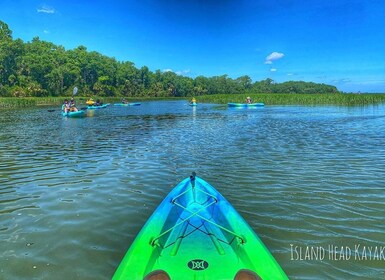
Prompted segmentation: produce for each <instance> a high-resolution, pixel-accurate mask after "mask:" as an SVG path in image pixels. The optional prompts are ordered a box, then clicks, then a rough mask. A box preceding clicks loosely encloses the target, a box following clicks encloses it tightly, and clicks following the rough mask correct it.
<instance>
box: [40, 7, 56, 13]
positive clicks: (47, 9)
mask: <svg viewBox="0 0 385 280" xmlns="http://www.w3.org/2000/svg"><path fill="white" fill-rule="evenodd" d="M36 10H37V12H38V13H45V14H54V13H55V9H54V8H52V7H49V6H46V5H43V6H41V7H40V8H37V9H36Z"/></svg>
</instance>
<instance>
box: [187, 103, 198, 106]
mask: <svg viewBox="0 0 385 280" xmlns="http://www.w3.org/2000/svg"><path fill="white" fill-rule="evenodd" d="M189 105H190V106H197V103H196V102H190V103H189Z"/></svg>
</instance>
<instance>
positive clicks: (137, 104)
mask: <svg viewBox="0 0 385 280" xmlns="http://www.w3.org/2000/svg"><path fill="white" fill-rule="evenodd" d="M140 104H141V103H138V102H133V103H115V104H114V106H139V105H140Z"/></svg>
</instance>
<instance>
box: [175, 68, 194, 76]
mask: <svg viewBox="0 0 385 280" xmlns="http://www.w3.org/2000/svg"><path fill="white" fill-rule="evenodd" d="M190 72H191V70H190V69H186V70H182V71H176V72H175V74H177V75H187V74H188V73H190Z"/></svg>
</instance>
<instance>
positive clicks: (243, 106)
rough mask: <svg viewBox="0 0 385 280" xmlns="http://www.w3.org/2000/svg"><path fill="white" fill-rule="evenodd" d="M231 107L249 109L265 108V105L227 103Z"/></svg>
mask: <svg viewBox="0 0 385 280" xmlns="http://www.w3.org/2000/svg"><path fill="white" fill-rule="evenodd" d="M227 105H228V106H229V107H237V108H247V107H263V106H265V104H264V103H227Z"/></svg>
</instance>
